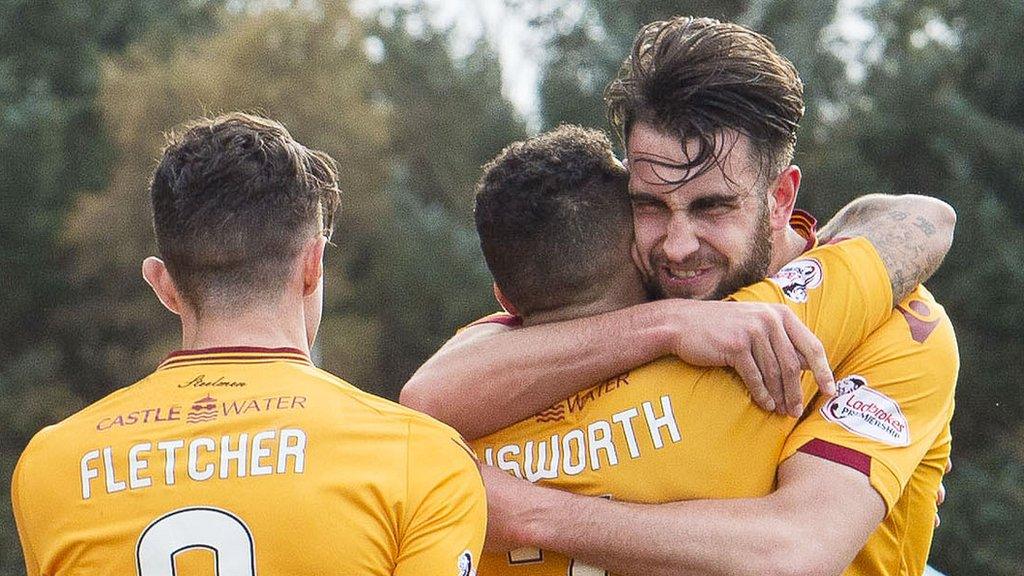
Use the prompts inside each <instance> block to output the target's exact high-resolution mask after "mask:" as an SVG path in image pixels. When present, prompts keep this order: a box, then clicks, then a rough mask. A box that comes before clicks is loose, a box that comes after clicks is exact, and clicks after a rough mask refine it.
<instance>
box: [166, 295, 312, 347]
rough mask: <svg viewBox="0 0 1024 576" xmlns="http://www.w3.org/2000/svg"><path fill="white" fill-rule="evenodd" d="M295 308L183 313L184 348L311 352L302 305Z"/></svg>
mask: <svg viewBox="0 0 1024 576" xmlns="http://www.w3.org/2000/svg"><path fill="white" fill-rule="evenodd" d="M292 308H295V306H285V305H282V306H277V307H275V306H268V307H258V308H253V309H245V310H242V311H238V312H233V313H231V314H214V313H210V312H204V313H203V314H201V315H198V316H197V315H195V314H194V313H188V314H182V316H181V332H182V334H181V347H182V349H184V350H199V349H204V348H222V347H234V346H253V347H257V348H295V349H298V350H301V351H302V352H305V353H306V354H307V355H308V354H309V344H308V339H307V338H308V337H307V334H306V324H305V321H304V315H303V313H302V310H301V306H299V307H298V308H297V309H295V310H293V309H292Z"/></svg>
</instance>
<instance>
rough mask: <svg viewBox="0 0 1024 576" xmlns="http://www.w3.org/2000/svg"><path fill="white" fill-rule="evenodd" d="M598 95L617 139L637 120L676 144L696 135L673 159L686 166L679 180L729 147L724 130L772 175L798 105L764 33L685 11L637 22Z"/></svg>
mask: <svg viewBox="0 0 1024 576" xmlns="http://www.w3.org/2000/svg"><path fill="white" fill-rule="evenodd" d="M605 103H606V105H607V110H608V118H609V120H610V122H611V124H612V126H613V127H614V128H615V130H616V133H617V135H618V136H619V138H620V140H621V141H622V143H623V144H625V143H626V140H627V139H628V138H629V133H630V130H631V129H632V127H633V126H634V125H635V124H636V122H638V121H640V122H644V123H649V124H651V125H652V126H653V127H654V128H656V129H658V130H661V131H664V132H665V133H666V134H671V135H674V136H677V137H678V138H679V140H680V142H681V143H682V144H685V142H686V141H688V140H691V139H694V138H696V139H698V141H699V144H700V146H699V148H698V151H697V153H696V154H695V155H693V156H688V157H687V161H686V162H685V163H683V164H682V165H681V166H680V167H681V168H683V169H685V170H686V174H685V176H684V178H683V179H682V180H681V181H679V182H678V183H679V184H683V183H685V182H686V181H688V180H690V179H692V178H696V177H697V176H699V175H701V174H703V173H705V172H707V171H708V170H710V169H711V168H712V167H713V166H716V165H719V162H720V161H721V160H722V159H723V155H724V154H728V151H727V150H725V146H726V145H727V142H725V138H723V137H722V131H723V130H735V131H737V132H739V133H740V134H742V135H744V136H746V137H748V138H749V139H750V141H751V144H752V146H751V153H752V154H753V155H754V156H755V157H754V158H752V160H754V161H755V162H757V164H758V167H759V170H760V174H759V177H760V178H762V179H767V178H772V177H774V176H776V175H777V174H778V173H779V172H780V171H781V170H782V169H783V168H785V167H786V165H788V164H789V163H790V162H791V161H792V159H793V148H794V146H795V145H796V130H797V126H798V124H799V123H800V119H801V118H802V117H803V113H804V100H803V83H802V82H801V81H800V77H799V75H798V74H797V71H796V68H794V67H793V64H792V63H790V61H789V60H787V59H786V58H785V57H783V56H782V55H780V54H779V53H778V52H777V51H776V50H775V47H774V46H773V45H772V43H771V41H770V40H769V39H768V38H766V37H765V36H762V35H761V34H758V33H757V32H754V31H753V30H750V29H748V28H745V27H743V26H740V25H738V24H731V23H728V22H719V21H718V20H714V19H712V18H693V17H689V16H677V17H675V18H672V19H670V20H661V21H657V22H652V23H650V24H648V25H646V26H644V27H643V28H641V29H640V32H639V33H638V34H637V36H636V39H635V40H634V41H633V49H632V51H631V53H630V55H629V56H628V57H627V58H626V60H625V61H624V62H623V63H622V66H621V68H620V69H619V73H618V76H617V77H616V78H615V79H614V80H612V82H611V83H610V84H609V85H608V88H607V89H606V90H605ZM684 151H685V146H684Z"/></svg>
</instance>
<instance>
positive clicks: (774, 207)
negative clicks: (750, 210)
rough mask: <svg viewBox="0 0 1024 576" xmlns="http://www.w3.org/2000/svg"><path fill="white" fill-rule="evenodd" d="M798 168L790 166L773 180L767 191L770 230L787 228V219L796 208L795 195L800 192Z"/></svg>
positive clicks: (793, 165)
mask: <svg viewBox="0 0 1024 576" xmlns="http://www.w3.org/2000/svg"><path fill="white" fill-rule="evenodd" d="M800 178H801V173H800V167H799V166H797V165H795V164H790V165H789V166H788V167H786V169H785V170H783V171H782V173H781V174H779V177H778V178H776V179H775V183H774V184H773V185H772V187H771V189H769V191H768V217H769V219H770V221H771V227H772V230H782V229H783V228H785V227H786V226H789V218H790V216H792V215H793V209H794V208H795V207H796V195H797V192H799V191H800Z"/></svg>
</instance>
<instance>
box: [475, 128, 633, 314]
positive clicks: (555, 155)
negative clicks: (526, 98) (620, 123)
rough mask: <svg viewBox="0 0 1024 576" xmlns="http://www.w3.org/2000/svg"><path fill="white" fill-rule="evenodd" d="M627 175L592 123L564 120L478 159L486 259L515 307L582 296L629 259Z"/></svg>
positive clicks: (523, 309) (558, 303)
mask: <svg viewBox="0 0 1024 576" xmlns="http://www.w3.org/2000/svg"><path fill="white" fill-rule="evenodd" d="M628 181H629V176H628V174H627V172H626V170H625V168H624V167H623V166H622V164H621V163H619V161H618V160H617V159H616V158H615V155H614V152H613V150H612V145H611V142H610V141H609V140H608V137H607V136H606V135H605V134H604V133H603V132H601V131H599V130H590V129H585V128H581V127H579V126H572V125H563V126H559V127H558V128H556V129H554V130H552V131H550V132H547V133H544V134H541V135H539V136H536V137H534V138H530V139H528V140H525V141H522V142H516V143H513V144H511V145H510V146H508V147H507V148H505V149H504V150H502V151H501V153H500V154H498V156H497V157H496V158H495V159H494V160H492V161H491V162H489V163H488V164H487V165H486V166H484V171H483V175H482V176H481V178H480V181H479V183H478V184H477V189H476V206H475V210H474V214H475V217H476V228H477V232H478V233H479V235H480V247H481V248H482V249H483V253H484V258H485V259H486V260H487V266H488V267H489V268H490V270H491V274H492V275H493V276H494V280H495V282H496V283H497V284H498V287H499V288H501V290H502V292H504V294H505V296H506V297H507V298H508V299H509V301H510V302H511V303H512V304H513V305H514V306H515V307H516V308H517V309H518V311H519V312H520V313H521V314H529V313H532V312H538V311H542V310H553V309H556V308H559V307H562V306H565V305H567V304H573V303H581V302H585V301H587V298H588V295H589V294H595V293H597V292H596V291H598V290H602V289H603V288H602V279H603V278H606V277H610V276H612V273H611V272H610V271H611V270H614V268H613V267H614V266H622V265H624V263H625V264H626V265H631V264H630V256H629V245H630V242H631V241H632V238H633V219H632V211H631V208H630V202H629V195H628V192H627V185H628Z"/></svg>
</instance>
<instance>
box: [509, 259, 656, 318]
mask: <svg viewBox="0 0 1024 576" xmlns="http://www.w3.org/2000/svg"><path fill="white" fill-rule="evenodd" d="M624 276H625V275H624ZM605 285H606V286H608V289H606V290H605V291H604V292H603V293H602V294H600V295H598V296H597V297H596V298H593V299H588V300H586V301H585V302H580V303H576V304H569V305H567V306H562V307H559V308H554V309H551V310H541V311H538V312H532V313H529V314H524V315H523V326H535V325H537V324H547V323H548V322H562V321H565V320H574V319H576V318H585V317H587V316H595V315H597V314H604V313H605V312H612V311H614V310H619V309H622V308H626V307H628V306H633V305H635V304H641V303H643V302H646V301H647V293H646V292H644V288H643V281H642V280H641V278H640V273H639V272H638V271H637V270H636V268H634V267H633V266H629V273H628V277H623V278H619V279H617V280H611V281H609V282H607V283H606V284H605Z"/></svg>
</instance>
